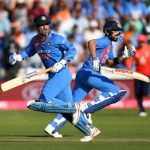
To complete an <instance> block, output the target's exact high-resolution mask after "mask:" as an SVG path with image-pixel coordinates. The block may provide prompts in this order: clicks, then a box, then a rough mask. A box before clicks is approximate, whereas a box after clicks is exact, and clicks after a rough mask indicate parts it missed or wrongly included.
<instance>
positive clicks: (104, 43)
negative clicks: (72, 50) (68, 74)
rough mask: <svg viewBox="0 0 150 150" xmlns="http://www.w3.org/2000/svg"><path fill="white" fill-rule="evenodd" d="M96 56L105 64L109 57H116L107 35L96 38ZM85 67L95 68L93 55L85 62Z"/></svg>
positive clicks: (101, 63)
mask: <svg viewBox="0 0 150 150" xmlns="http://www.w3.org/2000/svg"><path fill="white" fill-rule="evenodd" d="M96 56H97V57H98V58H99V60H100V64H99V65H101V66H102V65H103V64H104V63H105V62H106V60H107V59H108V58H110V59H112V58H114V55H113V51H112V43H111V41H110V40H109V38H108V37H107V36H104V37H102V38H98V39H96ZM83 68H88V69H91V70H93V61H92V56H90V57H89V59H88V60H87V61H86V62H85V63H84V64H83Z"/></svg>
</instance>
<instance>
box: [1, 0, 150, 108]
mask: <svg viewBox="0 0 150 150" xmlns="http://www.w3.org/2000/svg"><path fill="white" fill-rule="evenodd" d="M41 13H42V14H46V15H49V17H50V18H51V20H52V22H53V30H54V32H56V33H58V34H60V35H62V36H64V37H66V38H67V39H68V40H70V41H71V42H72V43H73V44H74V46H75V47H76V49H77V56H76V58H75V60H74V61H73V62H72V63H71V64H69V67H70V69H71V72H72V73H73V78H74V76H75V74H76V71H77V70H78V69H79V68H80V67H81V66H82V63H83V61H84V60H85V59H86V56H87V55H88V50H87V45H86V44H87V41H88V40H90V39H95V38H100V37H102V36H103V35H104V34H103V25H104V23H105V22H106V20H108V19H116V20H119V21H120V22H121V24H122V26H123V29H124V34H123V35H122V36H123V39H124V40H122V39H120V40H119V41H118V42H117V43H113V46H114V55H115V56H117V55H118V54H119V53H120V51H121V50H120V49H119V44H120V43H123V44H126V43H128V42H130V43H132V44H133V45H134V46H135V47H136V48H139V49H140V48H141V49H142V48H143V47H144V46H145V47H146V48H145V47H144V49H146V51H147V52H148V53H147V52H146V53H147V54H146V57H149V60H150V45H149V44H150V1H149V0H126V1H125V0H0V83H2V82H4V81H6V80H10V79H12V78H15V77H17V76H19V75H22V74H26V73H29V72H31V71H34V70H38V69H41V68H42V67H43V66H42V64H41V61H40V59H39V57H38V56H37V55H35V56H34V57H32V59H30V58H29V59H27V60H25V61H24V62H22V63H19V62H18V63H16V64H15V65H13V66H12V65H10V64H9V62H8V58H9V55H10V53H11V52H14V51H15V52H17V53H19V52H20V51H21V50H22V49H23V48H25V47H26V46H27V45H28V44H29V42H30V40H31V38H32V37H33V36H34V35H36V32H35V30H34V26H33V20H34V18H35V16H37V15H39V14H41ZM144 54H145V53H144ZM140 58H142V59H140ZM140 58H139V60H137V59H128V60H127V61H125V62H124V63H123V65H122V66H121V67H124V68H128V69H132V70H136V69H137V64H138V63H136V61H139V62H142V63H144V62H145V58H144V57H140ZM142 63H141V64H142ZM145 66H146V67H145ZM141 68H142V69H140V71H141V73H143V71H144V74H145V75H147V76H150V65H149V63H145V64H144V67H141ZM145 69H146V70H147V71H145ZM136 71H137V70H136ZM108 76H109V77H110V78H112V79H113V80H114V82H116V84H117V85H118V86H119V87H120V88H121V89H126V90H127V91H128V93H127V95H126V97H124V99H125V100H124V101H121V102H119V103H117V104H115V105H113V106H110V107H111V108H138V105H137V102H136V101H135V99H136V95H135V86H134V81H133V80H130V79H128V78H126V79H124V78H121V77H118V76H110V75H108ZM46 78H47V76H46V75H45V76H41V78H40V80H39V81H35V82H32V83H29V84H26V85H24V86H21V87H18V88H15V89H13V90H11V91H8V92H6V93H2V92H0V109H2V110H4V109H25V105H24V104H25V103H26V100H30V99H35V98H37V97H38V95H39V92H40V89H41V88H42V86H43V84H44V80H45V79H46ZM73 84H74V80H73V82H72V86H73ZM148 86H149V85H148ZM146 91H147V92H146V93H145V94H144V95H142V96H141V97H140V99H143V100H142V102H143V105H144V106H143V107H146V108H150V97H149V95H150V89H149V87H148V88H147V89H146ZM16 93H17V94H16ZM96 95H98V92H97V91H96V90H93V91H92V92H90V93H89V95H88V96H87V97H86V100H91V99H93V98H94V97H95V96H96ZM14 100H15V102H16V103H15V104H14ZM139 110H140V108H139ZM143 111H145V110H143Z"/></svg>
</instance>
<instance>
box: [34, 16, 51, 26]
mask: <svg viewBox="0 0 150 150" xmlns="http://www.w3.org/2000/svg"><path fill="white" fill-rule="evenodd" d="M50 24H51V20H50V18H49V17H48V16H46V15H44V14H42V15H38V16H37V17H35V19H34V25H35V26H36V27H38V26H41V25H50Z"/></svg>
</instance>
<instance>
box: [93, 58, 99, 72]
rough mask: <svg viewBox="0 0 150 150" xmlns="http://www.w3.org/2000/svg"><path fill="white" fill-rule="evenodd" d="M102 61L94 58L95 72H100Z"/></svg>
mask: <svg viewBox="0 0 150 150" xmlns="http://www.w3.org/2000/svg"><path fill="white" fill-rule="evenodd" d="M99 63H100V60H99V59H98V58H97V57H93V70H94V71H96V72H98V71H99V70H100V64H99Z"/></svg>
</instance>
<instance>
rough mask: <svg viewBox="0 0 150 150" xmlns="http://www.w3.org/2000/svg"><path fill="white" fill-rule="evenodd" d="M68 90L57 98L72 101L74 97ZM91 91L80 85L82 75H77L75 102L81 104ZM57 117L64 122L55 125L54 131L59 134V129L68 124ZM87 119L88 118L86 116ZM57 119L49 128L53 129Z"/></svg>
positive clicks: (74, 93) (74, 92)
mask: <svg viewBox="0 0 150 150" xmlns="http://www.w3.org/2000/svg"><path fill="white" fill-rule="evenodd" d="M69 89H70V88H69ZM69 89H68V90H69ZM68 90H67V89H66V90H63V91H62V92H61V93H60V94H59V95H58V96H57V98H59V99H62V100H63V99H65V98H66V97H68V99H71V97H72V95H70V94H69V93H70V92H68ZM90 90H91V88H90V87H86V86H84V85H82V84H81V83H80V74H79V73H77V75H76V79H75V86H74V88H73V101H74V102H78V103H80V102H81V101H82V100H83V99H84V97H85V96H86V95H87V93H88V92H89V91H90ZM68 94H69V95H68ZM69 97H70V98H69ZM88 116H89V115H88ZM57 117H59V119H60V120H62V121H60V122H58V123H55V128H54V129H53V133H54V131H55V132H58V131H59V129H61V128H62V127H63V125H64V124H65V123H66V121H65V120H64V118H63V117H61V118H60V116H56V118H57ZM85 117H86V116H85ZM56 118H55V119H54V120H53V121H52V122H51V123H49V124H48V126H50V127H51V126H52V124H54V122H55V120H56ZM91 122H92V121H90V123H91ZM50 133H51V132H50Z"/></svg>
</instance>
